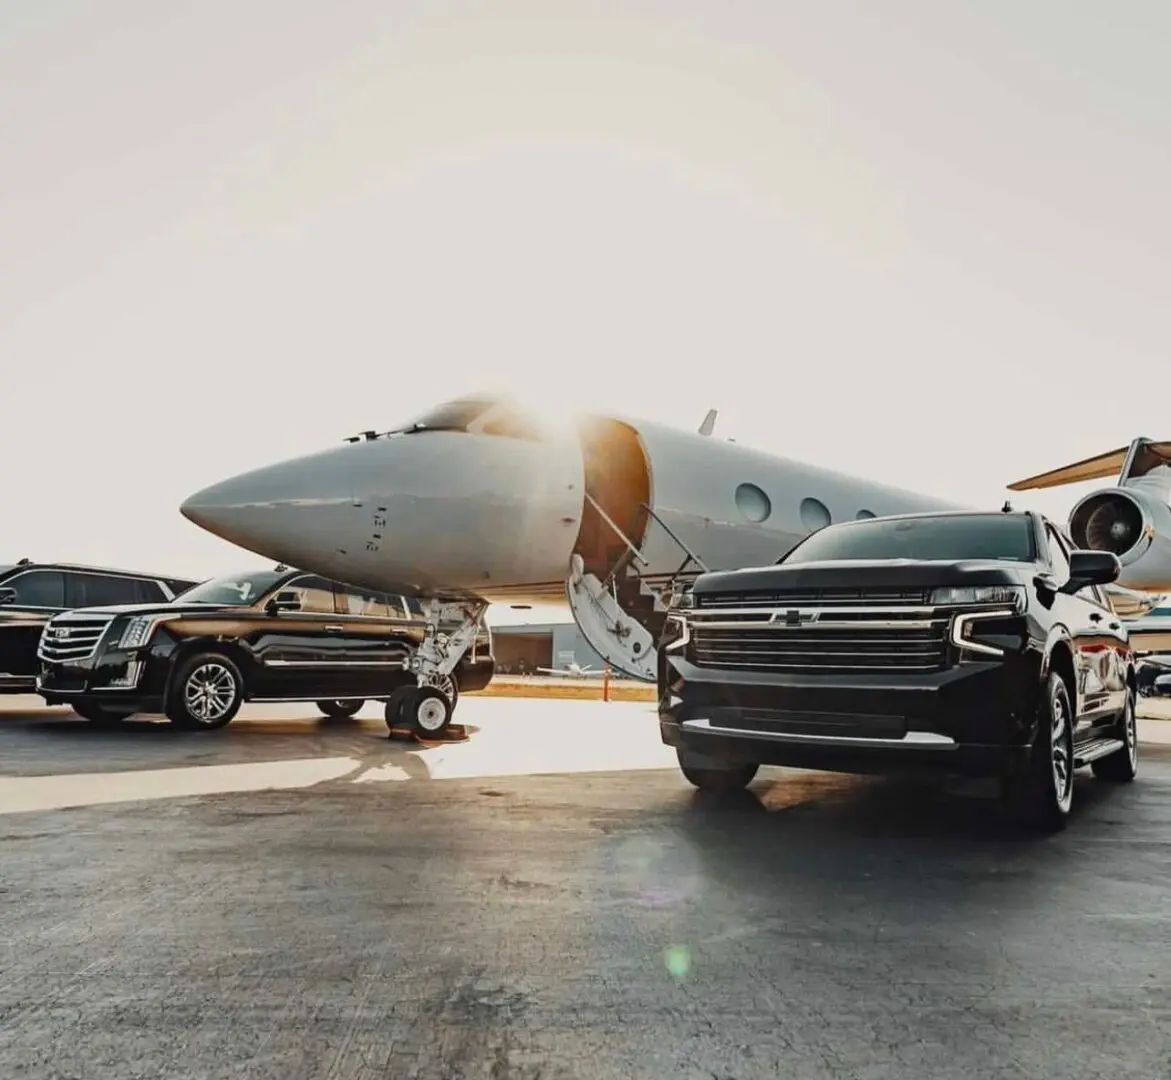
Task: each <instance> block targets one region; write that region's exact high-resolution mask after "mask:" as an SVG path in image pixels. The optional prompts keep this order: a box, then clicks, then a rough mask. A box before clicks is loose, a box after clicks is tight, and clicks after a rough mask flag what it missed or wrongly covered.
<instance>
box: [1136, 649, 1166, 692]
mask: <svg viewBox="0 0 1171 1080" xmlns="http://www.w3.org/2000/svg"><path fill="white" fill-rule="evenodd" d="M1137 676H1138V692H1139V696H1140V697H1171V653H1153V654H1151V655H1150V656H1144V657H1142V658H1141V659H1140V660H1139V661H1138V669H1137Z"/></svg>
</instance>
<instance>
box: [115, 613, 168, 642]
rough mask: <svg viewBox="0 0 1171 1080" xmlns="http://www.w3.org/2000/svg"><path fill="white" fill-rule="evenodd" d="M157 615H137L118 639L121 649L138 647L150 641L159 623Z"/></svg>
mask: <svg viewBox="0 0 1171 1080" xmlns="http://www.w3.org/2000/svg"><path fill="white" fill-rule="evenodd" d="M158 621H159V616H157V615H135V616H134V618H132V619H131V620H130V621H129V622H128V623H127V624H126V628H125V629H124V630H123V631H122V636H121V638H119V639H118V648H119V649H137V648H139V647H141V646H143V645H145V644H146V643H147V642H148V641H150V636H151V634H152V633H154V628H155V626H156V625H157V624H158Z"/></svg>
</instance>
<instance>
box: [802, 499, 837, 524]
mask: <svg viewBox="0 0 1171 1080" xmlns="http://www.w3.org/2000/svg"><path fill="white" fill-rule="evenodd" d="M832 523H833V518H832V517H831V516H830V512H829V509H828V508H827V507H826V505H825V503H823V502H822V501H821V500H820V499H813V498H809V499H802V500H801V524H802V525H804V526H805V528H807V529H808V530H809V531H810V532H817V530H818V529H824V528H825V527H826V526H827V525H830V524H832Z"/></svg>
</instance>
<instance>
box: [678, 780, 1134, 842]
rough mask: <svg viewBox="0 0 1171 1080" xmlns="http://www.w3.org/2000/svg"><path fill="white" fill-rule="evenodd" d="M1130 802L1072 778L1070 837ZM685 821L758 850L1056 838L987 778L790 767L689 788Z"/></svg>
mask: <svg viewBox="0 0 1171 1080" xmlns="http://www.w3.org/2000/svg"><path fill="white" fill-rule="evenodd" d="M1132 790H1133V789H1132ZM1131 798H1132V793H1131V790H1128V789H1127V788H1126V787H1124V786H1122V785H1113V784H1106V783H1102V782H1100V781H1096V780H1095V779H1094V778H1093V777H1092V776H1089V775H1087V776H1082V775H1078V776H1077V777H1076V779H1075V792H1074V808H1073V812H1072V814H1071V816H1070V822H1069V826H1068V829H1069V832H1068V834H1067V835H1070V836H1075V835H1080V830H1081V829H1085V828H1092V827H1093V825H1094V823H1095V822H1094V820H1093V819H1101V818H1103V817H1109V818H1113V817H1115V815H1121V816H1125V814H1126V810H1125V808H1124V807H1123V804H1124V803H1129V802H1130V800H1131ZM682 817H683V819H684V822H685V823H686V824H687V826H688V827H689V828H690V827H693V828H694V829H695V831H696V833H697V834H698V835H702V834H706V833H708V831H709V830H714V832H715V834H717V835H718V836H720V837H721V840H720V844H721V845H722V844H724V843H725V842H726V841H731V842H732V844H733V845H734V846H736V845H740V844H746V845H747V848H748V850H753V849H754V850H755V851H756V852H757V854H759V853H760V852H761V850H762V846H763V847H771V846H772V845H774V844H776V843H778V842H781V841H783V842H784V843H785V844H790V843H792V841H793V840H801V839H802V838H804V839H806V840H810V841H812V840H814V839H816V842H817V843H818V844H823V843H825V842H826V841H827V840H828V839H829V838H830V837H836V838H838V839H839V840H840V841H843V842H846V843H847V844H853V843H856V842H864V843H873V842H876V841H877V842H879V843H881V842H882V841H884V840H893V839H895V838H897V839H898V840H900V841H910V842H913V843H916V845H917V847H927V848H929V847H931V846H935V845H938V846H939V847H940V849H941V850H942V851H944V852H947V851H951V852H952V853H954V851H955V846H956V845H957V844H960V845H965V846H966V845H971V844H975V845H977V846H980V845H981V844H988V845H996V846H1005V845H1007V846H1008V847H1012V848H1018V847H1019V848H1027V847H1029V846H1031V845H1044V844H1045V842H1046V841H1047V840H1051V839H1053V838H1052V837H1046V836H1044V835H1043V834H1040V833H1037V832H1032V831H1029V830H1028V829H1020V828H1017V827H1016V826H1015V825H1014V824H1013V823H1012V822H1011V821H1010V820H1009V819H1008V818H1007V816H1006V815H1005V813H1004V812H1003V810H1002V808H1001V806H1000V803H999V801H998V799H997V785H996V782H995V781H992V780H988V781H983V780H982V781H963V782H945V781H931V780H927V781H913V780H907V779H901V778H891V777H869V776H866V777H863V776H843V775H840V774H833V773H800V772H796V771H793V772H788V771H787V772H785V773H781V774H776V775H769V774H765V775H763V776H762V777H761V779H758V780H757V781H756V782H755V783H754V784H753V785H752V787H750V788H749V789H748V790H746V791H741V792H736V793H734V794H732V795H722V796H718V795H711V794H707V793H703V792H694V793H693V794H691V795H690V797H689V800H688V802H687V804H686V806H685V808H684V813H683V815H682ZM725 850H726V849H725Z"/></svg>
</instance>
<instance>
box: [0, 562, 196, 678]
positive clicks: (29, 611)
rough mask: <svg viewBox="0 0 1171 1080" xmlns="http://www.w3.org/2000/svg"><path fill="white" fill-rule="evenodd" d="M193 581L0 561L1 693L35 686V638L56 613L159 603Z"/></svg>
mask: <svg viewBox="0 0 1171 1080" xmlns="http://www.w3.org/2000/svg"><path fill="white" fill-rule="evenodd" d="M194 584H195V582H193V581H187V580H185V579H183V578H174V577H163V576H161V575H159V574H146V573H141V572H139V571H135V570H110V569H108V568H106V567H99V566H75V565H72V564H65V563H34V562H32V561H31V560H30V559H21V560H20V562H18V563H14V564H12V565H10V566H0V694H31V693H33V692H34V691H35V690H36V686H37V671H38V665H37V642H38V641H39V640H40V637H41V631H42V630H44V628H45V623H47V622H48V621H49V620H50V619H51V618H52V617H53V616H54V615H58V614H60V613H61V612H62V611H67V610H68V609H70V608H81V607H93V606H96V605H100V604H135V603H156V604H163V603H166V602H167V601H168V600H172V599H174V597H175V596H176V595H177V594H179V593H181V592H183V591H184V590H185V589H189V588H191V586H192V585H194Z"/></svg>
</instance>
